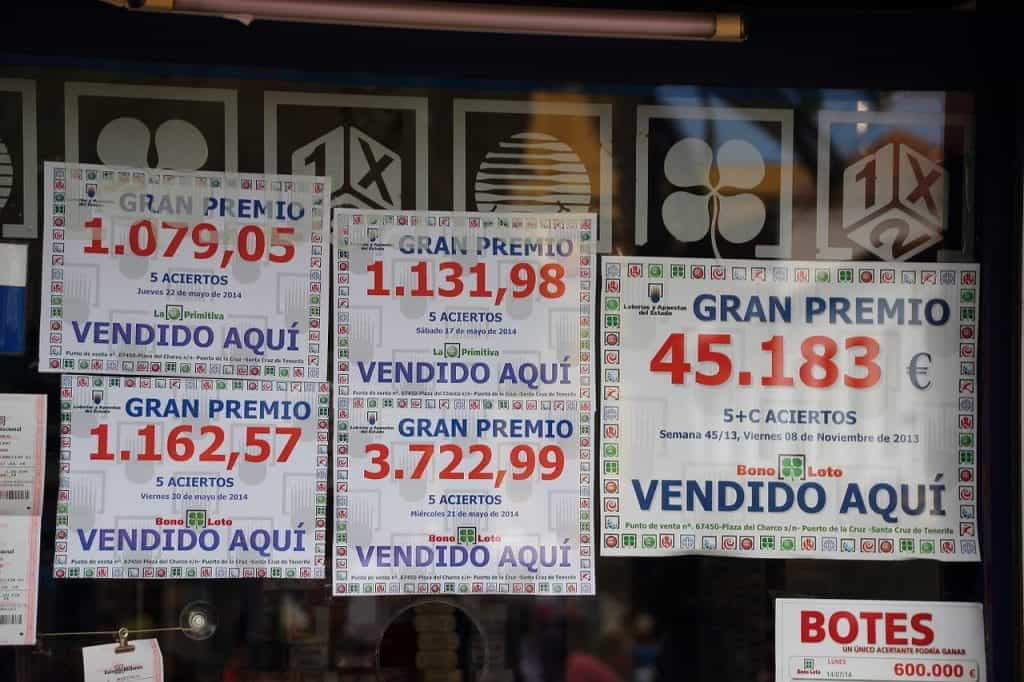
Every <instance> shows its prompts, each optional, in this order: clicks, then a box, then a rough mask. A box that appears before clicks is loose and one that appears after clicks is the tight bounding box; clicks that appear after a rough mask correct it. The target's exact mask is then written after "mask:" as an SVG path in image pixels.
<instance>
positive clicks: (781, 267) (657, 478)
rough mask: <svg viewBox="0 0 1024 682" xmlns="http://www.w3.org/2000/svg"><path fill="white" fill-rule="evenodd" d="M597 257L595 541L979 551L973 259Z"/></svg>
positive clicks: (859, 551) (739, 548)
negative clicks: (598, 518) (598, 520)
mask: <svg viewBox="0 0 1024 682" xmlns="http://www.w3.org/2000/svg"><path fill="white" fill-rule="evenodd" d="M602 263H603V266H602V267H603V285H602V297H601V298H602V300H601V314H600V317H601V334H602V339H601V341H602V350H601V353H602V356H601V373H602V377H601V378H602V396H601V397H602V403H601V430H602V433H601V467H602V469H601V505H602V513H603V517H602V518H603V521H602V526H603V528H602V534H603V542H602V553H604V554H607V555H613V556H623V555H640V556H650V555H669V554H682V553H700V554H714V555H721V556H732V557H769V558H808V559H865V560H867V559H871V560H886V559H918V558H930V559H938V560H943V561H979V560H980V554H979V547H978V539H977V519H976V516H977V506H976V505H977V500H976V494H977V488H976V478H977V466H978V462H977V456H978V455H977V447H976V445H977V441H976V421H975V420H976V414H977V406H976V403H975V389H976V386H975V379H976V375H977V357H976V351H977V340H976V335H977V310H978V268H977V266H976V265H967V264H952V263H951V264H937V265H936V264H928V265H924V264H921V265H916V264H901V265H899V266H898V267H896V266H892V265H887V264H875V263H864V264H856V265H855V264H850V263H844V264H835V263H799V262H794V263H785V264H781V263H780V264H774V265H773V264H765V263H758V262H756V261H722V262H720V261H714V262H713V261H702V260H681V259H679V260H676V259H645V258H618V257H614V258H605V259H604V260H603V261H602Z"/></svg>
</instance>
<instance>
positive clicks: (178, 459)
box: [54, 375, 330, 579]
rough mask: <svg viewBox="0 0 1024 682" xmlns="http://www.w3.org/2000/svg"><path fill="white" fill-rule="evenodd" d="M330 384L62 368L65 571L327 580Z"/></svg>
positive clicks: (58, 561) (59, 544) (60, 528)
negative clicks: (76, 371)
mask: <svg viewBox="0 0 1024 682" xmlns="http://www.w3.org/2000/svg"><path fill="white" fill-rule="evenodd" d="M329 402H330V399H329V386H328V385H327V384H326V383H315V382H286V381H272V380H258V379H245V380H242V379H234V380H231V379H186V378H152V377H124V378H120V377H99V376H85V375H64V376H63V377H62V387H61V449H60V469H61V477H60V488H59V492H58V499H57V522H56V535H57V539H56V547H55V550H54V575H55V576H56V577H58V578H155V579H160V578H323V577H324V565H323V557H324V549H325V543H326V530H325V527H326V518H327V468H328V467H327V458H328V456H329V455H328V451H329V446H330V436H329V433H330V405H329Z"/></svg>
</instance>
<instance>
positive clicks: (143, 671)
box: [82, 639, 164, 682]
mask: <svg viewBox="0 0 1024 682" xmlns="http://www.w3.org/2000/svg"><path fill="white" fill-rule="evenodd" d="M129 645H130V646H131V647H133V648H132V650H131V651H120V652H119V651H118V650H117V649H118V645H117V644H100V645H98V646H87V647H85V648H83V649H82V669H83V672H84V673H85V678H84V680H85V682H163V679H164V657H163V653H162V652H161V651H160V643H159V642H157V641H156V640H155V639H136V640H131V641H130V642H129Z"/></svg>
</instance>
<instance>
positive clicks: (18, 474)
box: [0, 393, 46, 646]
mask: <svg viewBox="0 0 1024 682" xmlns="http://www.w3.org/2000/svg"><path fill="white" fill-rule="evenodd" d="M45 475H46V396H45V395H16V394H9V393H0V646H4V645H24V644H35V642H36V626H37V623H38V620H37V617H36V616H37V609H38V596H39V595H38V591H37V585H38V578H39V531H40V528H41V526H42V513H43V479H44V477H45Z"/></svg>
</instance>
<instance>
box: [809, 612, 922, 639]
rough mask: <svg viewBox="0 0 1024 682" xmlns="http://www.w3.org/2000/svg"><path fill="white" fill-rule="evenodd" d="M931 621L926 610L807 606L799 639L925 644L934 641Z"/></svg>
mask: <svg viewBox="0 0 1024 682" xmlns="http://www.w3.org/2000/svg"><path fill="white" fill-rule="evenodd" d="M931 622H932V614H930V613H928V612H921V613H907V612H905V611H858V612H852V611H836V612H835V613H833V614H831V615H826V614H825V613H823V612H821V611H815V610H813V609H807V610H804V611H801V612H800V641H801V642H805V643H811V644H817V643H819V642H824V641H826V640H829V641H832V642H836V643H837V644H851V643H853V642H858V643H862V644H884V645H888V646H900V645H906V644H913V645H915V646H926V645H928V644H931V643H932V642H933V641H934V640H935V631H934V630H932V628H931V626H930V623H931Z"/></svg>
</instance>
